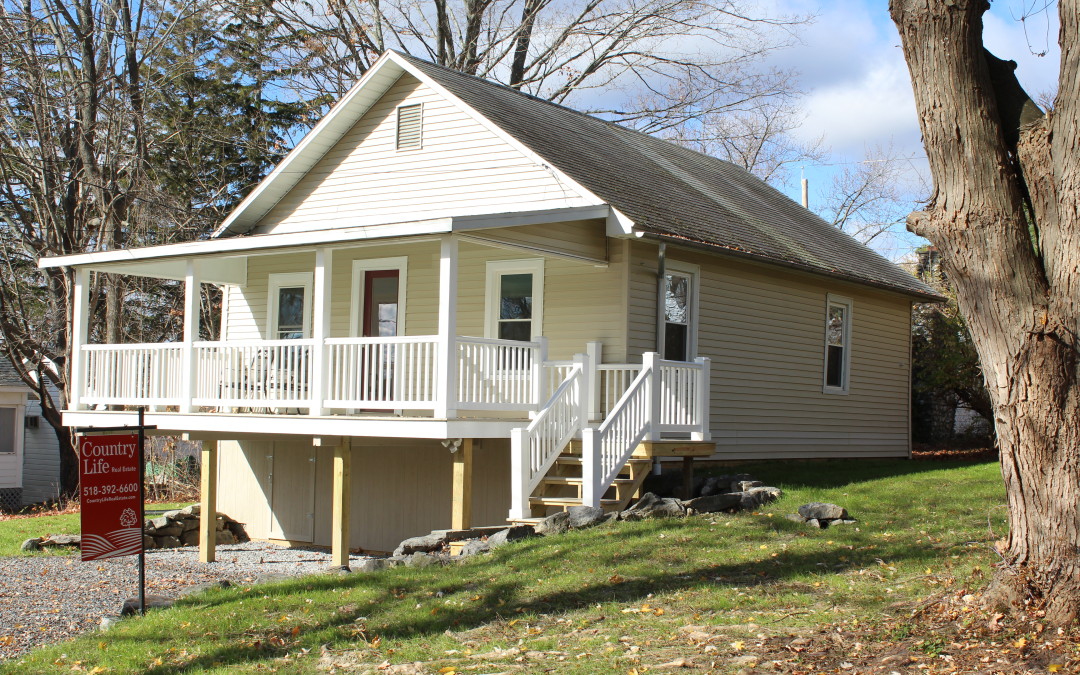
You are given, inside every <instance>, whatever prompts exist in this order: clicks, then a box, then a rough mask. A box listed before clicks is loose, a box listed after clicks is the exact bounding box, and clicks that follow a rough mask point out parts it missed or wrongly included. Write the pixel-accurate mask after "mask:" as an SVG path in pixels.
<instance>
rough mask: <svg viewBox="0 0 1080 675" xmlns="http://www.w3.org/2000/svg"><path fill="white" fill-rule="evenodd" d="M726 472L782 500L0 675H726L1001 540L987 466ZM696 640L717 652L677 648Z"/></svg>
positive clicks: (142, 628)
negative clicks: (762, 485) (820, 517)
mask: <svg viewBox="0 0 1080 675" xmlns="http://www.w3.org/2000/svg"><path fill="white" fill-rule="evenodd" d="M733 470H736V471H745V472H748V473H752V474H754V475H756V476H757V477H759V478H760V479H762V480H764V481H766V483H768V484H776V485H779V486H780V487H782V488H783V489H784V492H785V496H784V498H783V499H782V500H781V501H779V502H776V503H773V504H770V505H768V506H767V507H765V508H764V510H763V511H761V512H759V513H755V514H749V513H745V514H736V515H731V514H710V515H700V516H693V517H690V518H686V519H678V520H656V521H644V522H635V523H617V524H611V525H605V526H601V527H598V528H595V529H591V530H585V531H579V532H571V533H568V534H566V535H562V536H557V537H551V538H542V539H541V538H536V539H530V540H526V541H523V542H515V543H512V544H509V545H507V546H505V547H503V548H500V549H498V550H497V551H495V552H494V553H493V554H491V555H490V556H479V557H476V558H472V559H469V560H468V561H467V562H465V563H463V564H460V565H451V566H448V567H443V568H423V569H416V568H395V569H392V570H388V571H384V572H380V573H374V574H353V575H348V576H337V575H318V576H312V577H306V578H302V579H296V580H291V581H286V582H281V583H276V584H271V585H263V586H244V587H238V588H233V589H226V590H214V591H209V592H206V593H203V594H200V595H197V596H191V597H188V598H185V599H183V600H181V601H180V602H178V603H177V605H176V606H175V607H174V608H173V609H171V610H168V611H162V612H152V613H151V614H149V615H148V616H146V617H144V618H139V619H130V620H125V621H124V622H121V624H120V625H119V626H117V627H115V628H113V629H112V630H110V631H109V632H108V633H98V634H94V635H87V636H83V637H80V638H78V639H76V640H74V641H71V642H66V643H63V644H59V645H55V646H51V647H48V648H45V649H40V650H37V651H35V652H32V653H31V654H29V655H27V656H26V657H24V658H22V659H19V660H16V661H14V662H10V663H7V664H4V666H2V667H0V671H2V672H11V673H46V672H57V673H60V672H65V673H66V672H71V671H72V669H77V670H84V671H89V672H97V673H102V672H108V673H135V672H150V673H180V672H184V673H189V672H213V673H225V672H235V671H237V670H242V671H254V670H261V669H278V670H280V671H281V672H315V671H317V670H319V669H321V668H322V669H325V668H327V667H328V666H329V665H331V664H333V663H338V664H341V665H342V666H343V667H344V668H353V669H358V670H359V671H361V672H363V671H364V670H367V669H370V670H372V671H373V672H375V669H376V668H377V667H378V666H379V665H380V664H384V663H386V664H405V663H410V662H422V663H423V665H422V666H421V667H419V668H418V669H417V670H416V671H415V672H432V673H437V672H444V673H450V672H462V671H468V672H473V671H475V672H497V671H502V670H508V669H515V670H517V671H518V672H539V671H544V670H547V671H551V672H559V673H614V672H617V673H628V672H632V671H635V670H636V671H638V672H644V671H645V670H647V669H651V668H653V667H655V666H657V665H659V664H663V663H668V662H671V661H673V660H675V659H678V658H681V657H687V658H692V659H693V660H694V662H695V663H697V664H699V665H700V664H704V665H706V666H709V665H710V664H715V665H713V666H712V667H713V669H714V670H715V672H735V671H736V670H738V668H739V666H738V665H737V664H734V663H733V661H732V660H733V659H735V658H737V657H738V656H739V655H740V654H741V653H744V652H743V650H744V649H745V645H746V644H748V642H747V641H749V640H751V639H753V638H754V636H755V635H759V634H761V633H763V632H777V631H780V632H783V633H785V634H792V635H794V634H798V633H799V632H800V631H810V630H814V629H815V628H817V627H819V626H821V625H823V624H833V623H841V622H862V623H863V624H865V623H867V622H870V623H873V622H875V621H877V620H878V619H879V618H880V617H882V616H884V615H885V614H887V613H888V612H890V611H891V610H890V608H891V607H893V606H894V605H896V603H911V602H913V601H917V600H920V599H923V598H926V597H927V596H929V595H932V594H935V593H938V592H940V591H942V590H943V589H945V588H949V589H950V590H955V589H956V588H957V587H958V585H970V586H971V587H972V588H974V587H977V586H978V585H980V584H981V583H983V582H982V581H981V580H982V579H984V578H985V577H987V576H989V571H990V569H989V565H990V564H991V563H992V562H993V559H992V558H993V554H992V552H991V551H990V546H991V544H992V542H993V540H994V539H995V538H997V537H1000V536H1001V535H1002V533H1003V532H1004V530H1005V525H1004V517H1005V509H1004V506H1003V504H1004V490H1003V488H1002V486H1001V479H1000V475H999V472H998V468H997V465H996V464H994V463H982V464H969V463H965V464H960V463H955V462H943V461H936V462H930V461H927V462H911V461H835V462H824V463H805V464H797V463H784V462H773V463H768V464H760V465H748V466H744V467H738V468H737V469H733ZM809 501H830V502H835V503H838V504H841V505H843V506H845V507H847V508H848V510H849V511H850V512H851V514H852V515H853V516H855V517H856V518H858V519H859V523H858V525H855V526H845V527H835V528H831V529H828V530H812V529H810V528H808V527H807V526H805V525H802V524H798V523H794V522H791V521H788V520H786V519H785V518H784V514H787V513H792V512H794V511H795V510H796V509H797V508H798V506H799V505H800V504H803V503H806V502H809ZM695 632H696V633H695ZM702 632H705V633H708V634H710V635H713V636H717V635H720V636H722V639H720V640H715V639H714V640H711V641H710V642H709V644H708V645H706V644H705V643H704V642H702V641H700V640H695V639H693V636H694V635H695V634H701V633H702ZM163 641H166V642H165V644H164V646H163ZM499 650H509V651H499ZM477 668H479V670H476V669H477Z"/></svg>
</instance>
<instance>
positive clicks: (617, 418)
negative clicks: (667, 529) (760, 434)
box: [581, 353, 710, 506]
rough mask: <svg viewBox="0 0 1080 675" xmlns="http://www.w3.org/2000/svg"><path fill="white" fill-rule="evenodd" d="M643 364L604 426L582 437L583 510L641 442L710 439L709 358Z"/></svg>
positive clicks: (647, 359)
mask: <svg viewBox="0 0 1080 675" xmlns="http://www.w3.org/2000/svg"><path fill="white" fill-rule="evenodd" d="M642 361H643V362H642V366H641V370H640V372H638V374H637V377H635V378H634V380H633V382H631V383H630V386H629V387H628V388H627V389H626V391H625V392H624V393H623V394H622V396H621V397H620V398H619V400H618V402H617V403H616V404H615V405H614V407H613V408H612V409H611V411H610V412H609V413H608V415H607V418H606V419H605V420H604V423H603V424H601V425H600V427H599V428H596V429H591V428H590V429H583V430H582V432H581V454H582V462H581V470H582V487H581V498H582V504H585V505H586V506H599V504H600V498H601V496H602V495H603V494H604V492H605V491H606V490H607V488H608V486H610V485H611V484H612V482H613V481H614V480H615V477H616V476H618V474H619V472H620V471H621V470H622V468H623V466H625V465H626V462H627V460H629V459H630V457H631V455H633V454H634V450H636V449H637V446H638V444H639V443H641V442H642V441H644V440H660V439H661V438H662V434H664V433H687V432H688V433H689V434H690V437H691V438H692V439H695V440H708V438H709V395H708V392H709V389H708V387H709V377H710V368H709V365H710V364H709V359H706V358H699V359H697V360H696V361H695V362H694V363H686V362H683V361H664V360H661V359H660V358H658V357H657V354H655V353H648V354H645V355H644V358H643V359H642Z"/></svg>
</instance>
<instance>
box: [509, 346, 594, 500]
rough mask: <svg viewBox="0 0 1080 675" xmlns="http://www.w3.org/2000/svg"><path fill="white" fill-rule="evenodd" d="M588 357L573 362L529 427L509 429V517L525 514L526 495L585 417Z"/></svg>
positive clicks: (577, 356) (539, 479) (530, 493)
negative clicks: (564, 377) (510, 477)
mask: <svg viewBox="0 0 1080 675" xmlns="http://www.w3.org/2000/svg"><path fill="white" fill-rule="evenodd" d="M589 391H590V389H589V383H588V356H586V355H584V354H577V355H575V356H574V365H573V367H572V368H571V369H570V372H569V374H568V375H567V376H566V379H564V380H563V381H562V383H561V384H560V385H559V386H558V388H556V389H555V393H553V394H552V395H551V398H550V399H549V400H548V401H547V403H546V404H545V405H544V406H543V407H542V408H541V409H540V410H539V411H538V412H537V413H536V416H535V417H534V418H533V420H532V422H530V423H529V426H527V427H524V428H521V427H519V428H517V429H513V430H512V431H511V432H510V439H511V455H510V456H511V468H510V472H511V476H512V479H511V490H510V491H511V506H510V519H511V520H519V519H521V518H525V517H527V516H526V514H527V513H528V511H529V497H530V496H531V495H532V491H533V490H534V489H535V488H536V486H537V485H539V484H540V481H541V480H543V479H544V476H546V475H547V472H548V470H549V469H551V465H552V464H554V463H555V460H556V459H558V457H559V455H560V454H562V451H563V449H564V448H565V447H566V444H567V443H569V442H570V440H571V439H573V437H574V436H576V435H577V434H578V432H580V431H581V428H582V426H583V425H584V424H585V423H586V421H587V420H588V414H589V413H588V394H587V393H588V392H589Z"/></svg>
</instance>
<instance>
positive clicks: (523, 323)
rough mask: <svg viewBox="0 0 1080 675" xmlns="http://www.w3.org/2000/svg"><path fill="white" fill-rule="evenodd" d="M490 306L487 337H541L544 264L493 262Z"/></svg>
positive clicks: (489, 278)
mask: <svg viewBox="0 0 1080 675" xmlns="http://www.w3.org/2000/svg"><path fill="white" fill-rule="evenodd" d="M486 304H487V308H486V320H485V328H484V332H485V335H486V336H487V337H492V338H499V339H502V340H520V341H529V340H532V339H533V338H535V337H539V336H540V335H541V334H542V331H543V325H544V324H543V314H544V261H543V260H542V259H534V260H498V261H491V262H489V263H488V265H487V303H486Z"/></svg>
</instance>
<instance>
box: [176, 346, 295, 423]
mask: <svg viewBox="0 0 1080 675" xmlns="http://www.w3.org/2000/svg"><path fill="white" fill-rule="evenodd" d="M193 349H194V358H195V367H194V370H195V383H194V387H193V388H192V402H193V403H194V404H195V405H197V406H234V407H252V405H253V404H254V405H256V406H259V405H260V404H275V405H277V406H288V407H306V406H307V404H308V401H309V396H310V393H309V389H310V386H311V353H312V350H313V349H315V341H314V340H258V341H254V340H253V341H250V342H248V341H232V342H196V343H195V344H194V345H193Z"/></svg>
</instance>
